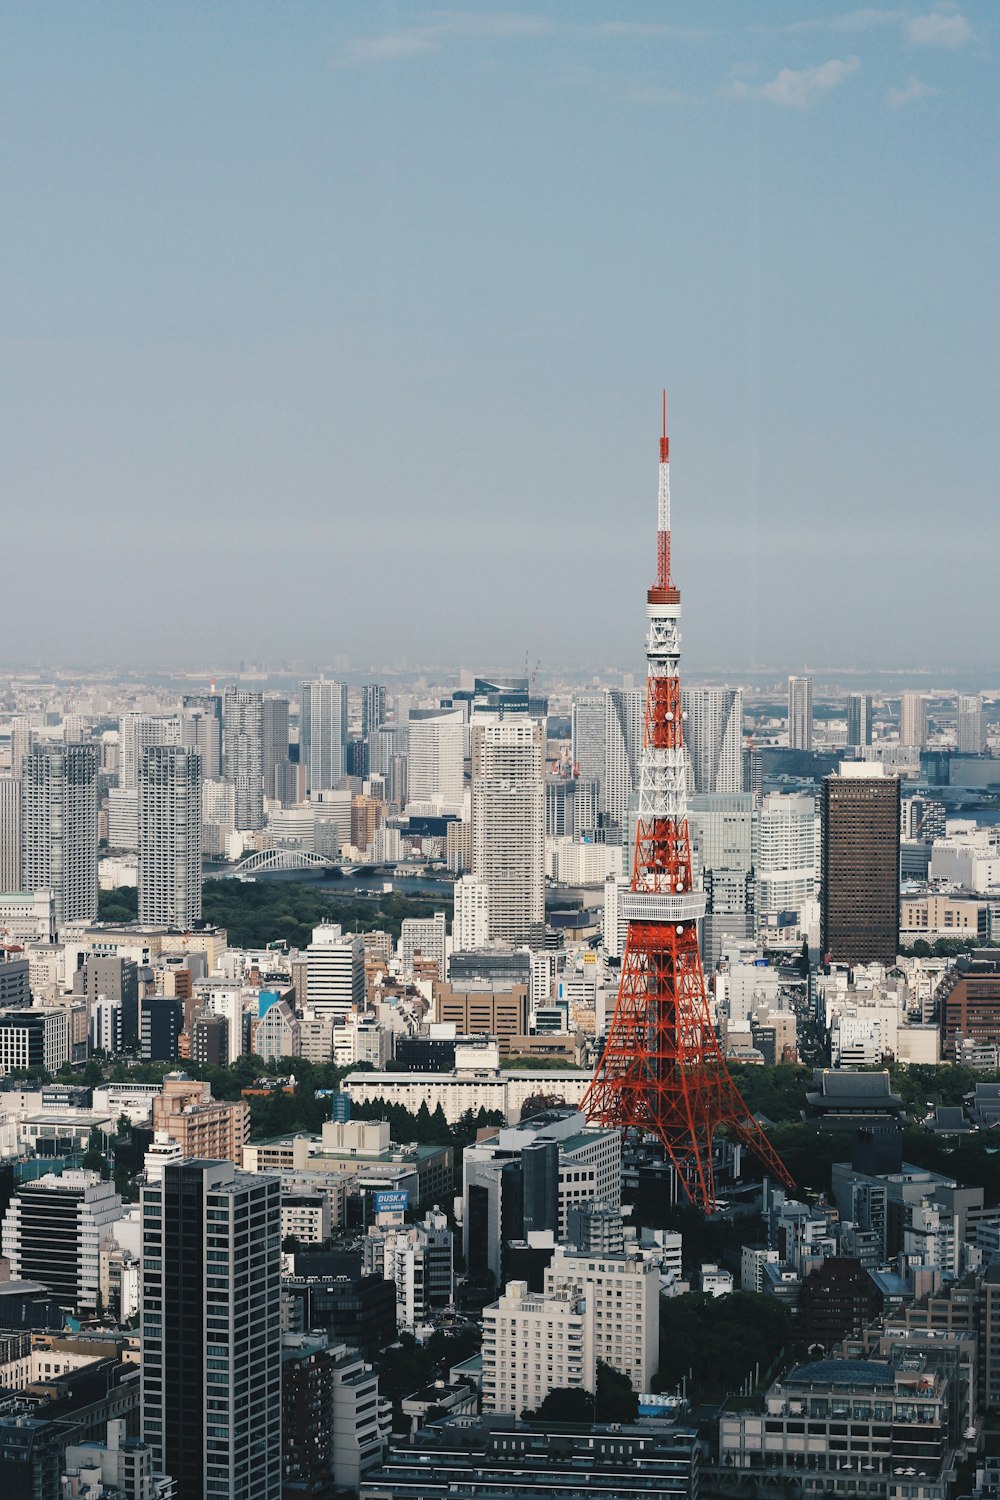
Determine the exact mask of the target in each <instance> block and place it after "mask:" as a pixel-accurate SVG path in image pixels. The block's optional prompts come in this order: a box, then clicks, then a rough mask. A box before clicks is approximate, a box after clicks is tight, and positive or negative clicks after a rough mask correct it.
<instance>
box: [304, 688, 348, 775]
mask: <svg viewBox="0 0 1000 1500" xmlns="http://www.w3.org/2000/svg"><path fill="white" fill-rule="evenodd" d="M299 743H300V745H301V747H302V748H301V751H300V755H301V758H302V762H303V764H304V765H305V768H306V782H307V785H308V787H309V791H310V793H311V794H312V795H314V796H315V794H316V793H317V792H322V791H329V790H330V789H331V788H332V787H335V786H336V785H337V783H338V782H339V781H342V780H343V779H344V776H345V774H346V772H347V684H346V683H343V682H327V680H326V679H325V678H319V679H317V680H316V681H315V682H304V683H303V684H302V689H301V696H300V698H299Z"/></svg>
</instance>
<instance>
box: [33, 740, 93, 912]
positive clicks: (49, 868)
mask: <svg viewBox="0 0 1000 1500" xmlns="http://www.w3.org/2000/svg"><path fill="white" fill-rule="evenodd" d="M22 766H23V769H22V779H21V858H22V881H23V885H24V889H25V890H29V891H43V890H45V891H51V892H52V894H53V896H54V898H55V916H56V925H57V927H59V928H61V927H62V926H63V924H64V923H65V922H92V921H93V920H94V918H95V917H96V916H97V749H96V747H95V746H93V745H36V746H34V747H33V748H32V750H31V751H30V752H29V753H28V754H27V755H26V756H25V757H24V761H23V763H22Z"/></svg>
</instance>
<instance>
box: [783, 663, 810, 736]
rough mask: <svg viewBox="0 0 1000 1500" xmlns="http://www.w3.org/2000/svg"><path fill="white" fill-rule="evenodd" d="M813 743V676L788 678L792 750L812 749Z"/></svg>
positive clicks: (789, 729)
mask: <svg viewBox="0 0 1000 1500" xmlns="http://www.w3.org/2000/svg"><path fill="white" fill-rule="evenodd" d="M812 743H813V685H812V678H811V677H789V679H788V744H789V748H790V749H792V750H811V749H812Z"/></svg>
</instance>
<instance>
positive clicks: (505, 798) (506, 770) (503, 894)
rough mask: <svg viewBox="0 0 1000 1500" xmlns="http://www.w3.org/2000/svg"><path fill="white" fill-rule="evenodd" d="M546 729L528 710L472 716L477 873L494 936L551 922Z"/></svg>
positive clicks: (530, 933) (526, 934)
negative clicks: (547, 907)
mask: <svg viewBox="0 0 1000 1500" xmlns="http://www.w3.org/2000/svg"><path fill="white" fill-rule="evenodd" d="M544 759H545V743H544V727H543V725H542V724H541V723H540V722H539V721H538V720H536V719H532V718H530V717H529V716H528V715H527V714H523V713H504V712H502V711H497V712H491V711H489V710H477V711H476V713H475V715H474V717H473V720H472V873H473V874H474V875H475V876H476V877H477V878H478V879H479V880H482V881H485V883H486V886H487V889H488V893H489V894H488V905H489V936H490V938H499V939H500V940H501V941H503V942H507V943H515V944H516V943H523V942H525V941H526V940H528V939H529V938H540V936H541V933H542V930H543V928H544V924H545V781H544Z"/></svg>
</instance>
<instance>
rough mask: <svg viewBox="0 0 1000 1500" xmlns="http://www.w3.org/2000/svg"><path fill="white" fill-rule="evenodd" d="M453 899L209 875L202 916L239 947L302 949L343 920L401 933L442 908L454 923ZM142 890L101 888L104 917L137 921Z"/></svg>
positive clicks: (352, 927)
mask: <svg viewBox="0 0 1000 1500" xmlns="http://www.w3.org/2000/svg"><path fill="white" fill-rule="evenodd" d="M450 907H451V901H450V899H447V900H434V899H432V898H429V897H427V896H420V895H409V894H407V893H405V892H402V891H377V892H371V893H362V892H359V891H356V890H355V889H353V888H352V889H350V890H347V889H344V888H342V887H341V886H340V885H339V884H338V882H336V881H328V882H323V883H322V884H314V885H306V884H304V883H301V882H299V881H293V880H257V881H245V880H206V881H205V882H204V884H203V886H202V908H201V909H202V919H203V920H204V922H205V923H207V924H208V925H209V926H213V927H224V928H225V929H226V931H227V933H228V935H229V941H230V942H231V943H232V944H233V945H234V947H238V948H266V947H285V946H287V947H290V948H304V947H305V946H306V945H307V944H309V943H310V942H311V941H312V932H313V928H314V927H318V926H319V925H320V924H321V923H324V922H339V923H340V925H341V926H342V927H343V928H344V931H345V932H372V931H379V930H381V931H383V932H387V933H388V934H389V935H390V937H391V938H393V940H396V939H398V938H399V933H400V928H401V924H402V921H403V918H404V917H431V916H433V915H434V912H435V911H436V910H438V911H440V910H443V911H444V912H445V916H446V917H447V919H448V925H449V927H450V926H451V912H450ZM137 916H138V893H137V891H136V889H135V887H134V886H123V887H121V888H120V889H119V890H116V891H101V892H100V895H99V899H98V917H99V918H100V920H101V921H102V922H123V923H128V922H134V921H136V919H137Z"/></svg>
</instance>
